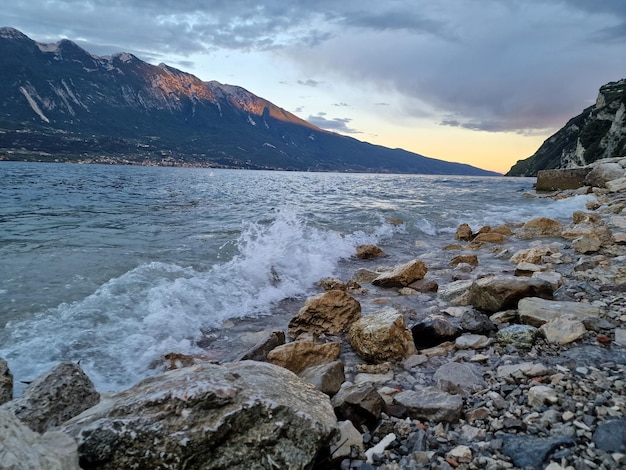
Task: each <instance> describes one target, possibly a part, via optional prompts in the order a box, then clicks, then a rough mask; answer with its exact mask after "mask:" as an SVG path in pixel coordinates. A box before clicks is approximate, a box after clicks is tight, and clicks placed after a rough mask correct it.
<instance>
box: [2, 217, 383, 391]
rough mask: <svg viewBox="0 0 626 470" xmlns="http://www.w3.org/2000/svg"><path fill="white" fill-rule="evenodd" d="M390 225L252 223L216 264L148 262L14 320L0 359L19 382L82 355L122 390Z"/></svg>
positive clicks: (287, 293)
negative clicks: (349, 227)
mask: <svg viewBox="0 0 626 470" xmlns="http://www.w3.org/2000/svg"><path fill="white" fill-rule="evenodd" d="M390 230H391V229H390V228H389V226H388V224H382V225H381V227H380V228H379V229H378V230H377V232H376V233H374V234H365V233H360V232H359V233H355V234H350V235H347V236H342V235H341V234H339V233H337V232H334V231H329V230H321V229H316V228H313V227H310V226H309V225H307V224H306V223H304V222H303V221H302V220H300V218H298V217H297V216H296V215H295V214H292V213H288V212H279V213H277V214H276V218H275V220H273V221H271V222H265V223H260V222H257V223H249V224H246V226H245V229H244V230H243V232H242V234H241V236H240V238H239V240H238V241H237V243H236V244H237V247H238V253H237V255H236V256H234V257H233V258H232V259H230V260H229V261H227V262H224V263H219V264H216V265H214V266H213V267H210V268H209V269H207V270H206V271H198V270H196V269H192V268H189V267H180V266H176V265H174V264H167V263H162V262H153V263H149V264H145V265H141V266H138V267H136V268H135V269H132V270H131V271H129V272H127V273H125V274H123V275H122V276H120V277H117V278H114V279H111V280H109V281H108V282H106V283H105V284H104V285H102V286H100V288H98V290H97V291H96V292H94V293H93V294H91V295H90V296H88V297H86V298H84V299H82V300H80V301H77V302H74V303H72V304H62V305H59V306H58V307H56V308H53V309H50V310H49V311H46V312H42V313H40V314H38V315H37V316H36V317H35V318H34V319H30V320H24V321H20V322H12V323H8V324H7V325H6V330H5V331H6V332H8V333H9V337H8V340H7V341H5V342H4V344H3V345H2V348H1V349H0V357H4V358H6V359H7V360H8V361H9V366H10V368H11V370H12V371H13V373H14V375H15V376H16V382H19V381H20V380H32V379H33V378H35V377H36V376H37V375H39V374H41V373H43V372H45V371H46V370H47V369H49V368H51V367H52V366H53V365H55V364H56V363H57V362H59V361H64V360H72V361H79V360H80V361H81V366H82V367H83V369H84V370H85V371H86V373H87V374H88V375H89V377H90V378H91V379H92V380H93V381H94V383H95V384H96V387H97V388H98V390H100V391H109V390H116V389H121V388H124V387H127V386H129V385H131V384H132V383H134V382H136V381H137V380H139V379H140V378H143V377H145V376H146V375H148V374H150V373H151V372H150V371H151V364H154V362H155V361H158V360H159V359H160V358H162V356H163V355H164V354H167V353H168V352H172V351H175V352H180V353H183V354H189V353H194V352H199V351H200V350H199V348H198V347H197V345H196V343H197V341H198V340H199V339H200V338H201V337H202V336H203V334H204V333H206V332H207V331H210V330H211V329H218V328H220V326H221V325H222V323H223V322H224V320H227V319H229V318H235V317H245V316H260V315H268V314H270V313H271V307H272V305H274V304H275V303H276V302H278V301H280V300H282V299H285V298H288V297H293V296H297V295H303V294H305V293H306V291H307V290H310V289H311V288H312V287H313V285H314V283H315V282H317V281H318V280H319V279H320V278H321V277H324V276H328V275H333V273H334V271H335V270H336V267H337V263H338V261H339V260H340V259H341V258H346V257H349V256H351V255H352V254H353V253H354V247H355V246H356V245H357V244H359V243H367V242H374V241H375V240H376V239H377V238H378V237H380V236H385V235H386V234H389V233H390ZM18 392H19V390H18Z"/></svg>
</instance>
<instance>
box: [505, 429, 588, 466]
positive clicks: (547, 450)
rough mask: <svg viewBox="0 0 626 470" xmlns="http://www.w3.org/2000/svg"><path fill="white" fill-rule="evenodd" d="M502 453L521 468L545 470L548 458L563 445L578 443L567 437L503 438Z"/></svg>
mask: <svg viewBox="0 0 626 470" xmlns="http://www.w3.org/2000/svg"><path fill="white" fill-rule="evenodd" d="M503 441H504V447H503V448H502V452H503V453H504V454H505V455H508V456H509V457H510V458H511V460H512V461H513V464H515V466H517V467H520V468H524V469H527V468H531V469H533V470H543V468H544V467H543V465H544V463H545V462H546V460H547V458H548V456H549V455H550V454H551V453H552V452H554V450H556V449H557V448H558V447H560V446H562V445H574V444H576V441H575V440H574V439H573V438H571V437H567V436H551V437H535V436H523V435H505V436H503Z"/></svg>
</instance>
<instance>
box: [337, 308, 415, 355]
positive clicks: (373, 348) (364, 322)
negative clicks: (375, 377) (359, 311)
mask: <svg viewBox="0 0 626 470" xmlns="http://www.w3.org/2000/svg"><path fill="white" fill-rule="evenodd" d="M348 339H349V341H350V344H351V345H352V347H353V348H354V349H355V351H356V352H357V354H358V355H359V356H361V357H362V358H364V359H365V360H368V361H374V362H384V361H388V360H395V361H399V360H402V359H404V358H405V357H407V356H410V355H411V354H415V353H416V349H415V344H414V342H413V335H412V334H411V330H409V329H408V328H407V327H406V324H405V323H404V317H403V316H402V314H401V313H399V312H398V311H397V310H396V309H394V308H391V307H386V308H384V309H383V310H379V311H378V312H375V313H372V314H370V315H366V316H364V317H362V318H361V319H360V320H358V321H356V322H355V323H353V324H352V326H351V327H350V332H349V334H348Z"/></svg>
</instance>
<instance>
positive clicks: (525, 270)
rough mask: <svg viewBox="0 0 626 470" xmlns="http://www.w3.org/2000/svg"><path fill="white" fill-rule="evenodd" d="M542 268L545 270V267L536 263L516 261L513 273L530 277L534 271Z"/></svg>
mask: <svg viewBox="0 0 626 470" xmlns="http://www.w3.org/2000/svg"><path fill="white" fill-rule="evenodd" d="M543 270H545V267H543V266H539V265H538V264H534V263H526V262H524V261H522V262H521V263H518V264H517V266H515V275H516V276H522V277H530V276H532V275H533V274H534V273H538V272H541V271H543Z"/></svg>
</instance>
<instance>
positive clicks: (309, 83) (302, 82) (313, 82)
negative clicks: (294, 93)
mask: <svg viewBox="0 0 626 470" xmlns="http://www.w3.org/2000/svg"><path fill="white" fill-rule="evenodd" d="M321 83H322V82H318V81H317V80H311V79H310V78H309V79H308V80H298V84H299V85H304V86H310V87H313V88H315V87H317V86H319V85H321Z"/></svg>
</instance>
